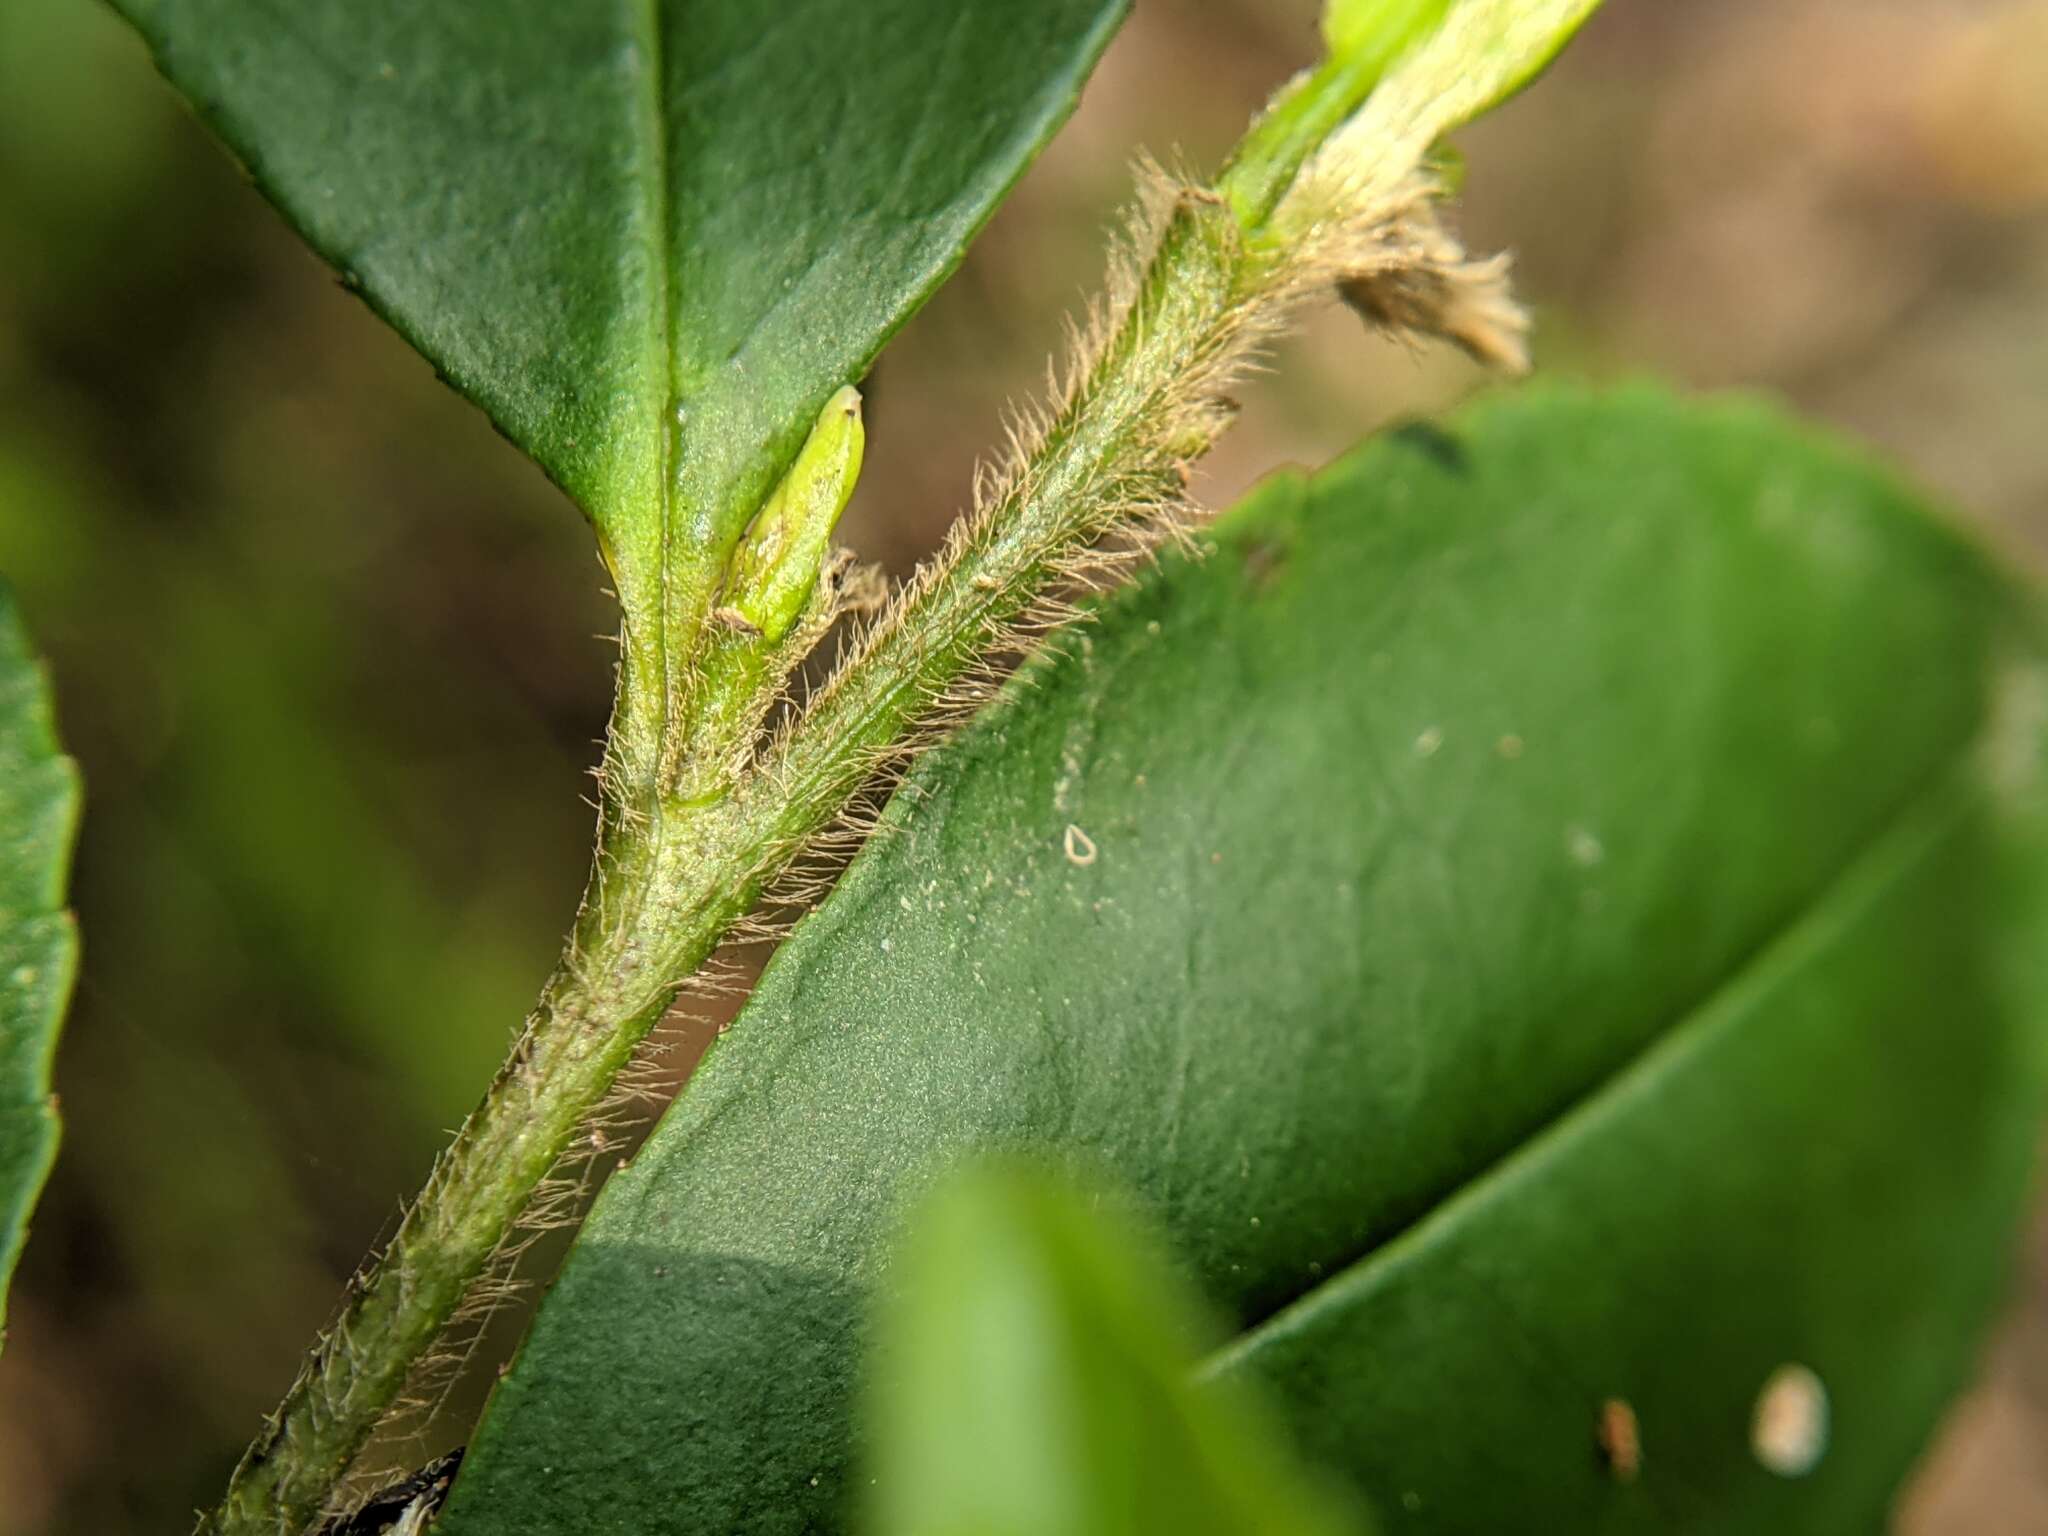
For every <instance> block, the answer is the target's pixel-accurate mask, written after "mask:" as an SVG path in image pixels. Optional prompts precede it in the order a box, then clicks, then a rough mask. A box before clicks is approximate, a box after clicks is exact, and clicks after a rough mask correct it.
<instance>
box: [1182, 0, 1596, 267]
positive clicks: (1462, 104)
mask: <svg viewBox="0 0 2048 1536" xmlns="http://www.w3.org/2000/svg"><path fill="white" fill-rule="evenodd" d="M1599 8H1600V0H1328V3H1327V4H1326V5H1325V6H1324V8H1323V45H1324V48H1325V50H1326V54H1325V57H1324V59H1323V61H1322V63H1321V64H1320V65H1319V66H1317V68H1316V69H1315V70H1314V71H1313V72H1311V73H1310V74H1307V75H1305V76H1303V77H1302V78H1301V79H1300V80H1298V81H1297V82H1296V83H1295V84H1294V85H1293V86H1292V87H1290V88H1289V89H1288V90H1287V91H1286V92H1284V93H1283V94H1282V95H1281V97H1280V98H1279V100H1278V101H1276V102H1275V103H1274V105H1273V107H1272V109H1271V110H1270V111H1269V112H1268V113H1267V114H1266V116H1265V117H1264V118H1263V119H1261V120H1260V122H1259V123H1258V124H1257V126H1256V127H1254V129H1253V130H1252V132H1251V133H1250V134H1249V135H1248V136H1247V137H1246V139H1245V141H1244V144H1243V145H1242V146H1241V147H1240V149H1239V151H1238V154H1237V155H1236V156H1235V158H1234V159H1233V161H1232V164H1231V167H1230V170H1229V172H1228V173H1227V174H1226V175H1225V177H1224V179H1223V183H1222V185H1223V190H1224V192H1225V193H1226V195H1228V196H1229V198H1230V199H1231V203H1232V205H1233V207H1234V208H1235V209H1236V211H1237V213H1238V216H1239V218H1240V219H1241V220H1242V221H1243V222H1244V223H1245V225H1246V227H1247V228H1252V229H1257V228H1259V227H1260V226H1262V225H1263V224H1264V223H1265V221H1266V219H1267V218H1268V217H1269V216H1270V215H1271V214H1272V213H1273V211H1274V208H1275V206H1276V204H1277V203H1278V202H1279V200H1280V198H1281V196H1282V194H1283V193H1285V192H1286V191H1287V188H1288V184H1289V183H1290V181H1291V180H1292V179H1293V177H1294V175H1295V173H1296V172H1297V171H1298V170H1300V168H1301V167H1302V165H1303V163H1304V161H1306V160H1307V159H1308V158H1309V157H1310V156H1311V155H1312V154H1315V153H1317V152H1318V151H1319V150H1321V149H1322V148H1323V147H1324V146H1325V145H1328V146H1329V147H1330V148H1331V150H1332V154H1330V155H1328V156H1325V158H1328V159H1334V160H1337V161H1339V162H1341V164H1342V172H1343V174H1344V175H1345V176H1346V177H1349V178H1351V179H1354V180H1360V181H1364V180H1370V179H1372V178H1373V177H1374V176H1375V175H1376V174H1383V173H1387V172H1391V173H1392V174H1393V175H1394V176H1395V177H1397V178H1398V177H1400V176H1403V175H1405V174H1406V173H1407V171H1408V170H1409V169H1410V168H1411V167H1412V166H1413V164H1414V162H1415V159H1416V157H1417V155H1418V154H1419V153H1420V152H1421V151H1422V150H1424V149H1427V148H1428V147H1429V146H1430V144H1431V143H1432V142H1433V141H1434V140H1435V139H1436V138H1438V137H1439V136H1440V135H1442V134H1446V133H1449V132H1451V131H1452V130H1453V129H1455V128H1459V127H1462V126H1464V125H1465V124H1466V123H1469V122H1471V121H1472V120H1473V119H1474V118H1476V117H1478V116H1480V115H1481V114H1482V113H1485V112H1487V111H1488V110H1490V109H1491V108H1493V107H1495V106H1498V105H1499V104H1500V103H1501V102H1503V101H1505V100H1506V99H1507V98H1508V97H1510V96H1512V95H1514V93H1515V92H1516V91H1519V90H1520V89H1521V88H1522V87H1523V86H1525V85H1527V84H1528V83H1529V81H1530V80H1532V79H1534V78H1535V77H1536V75H1538V74H1539V73H1541V72H1542V70H1543V68H1544V66H1545V65H1547V64H1548V63H1549V62H1550V61H1551V60H1552V59H1553V58H1555V57H1556V56H1557V53H1558V50H1559V49H1561V48H1563V47H1564V45H1565V44H1566V43H1567V42H1569V41H1570V40H1571V37H1572V34H1573V33H1575V32H1577V31H1578V29H1579V28H1580V27H1581V26H1582V25H1584V24H1585V22H1586V20H1587V18H1588V17H1590V16H1591V15H1592V14H1593V12H1594V11H1596V10H1598V9H1599ZM1361 107H1363V108H1365V109H1366V110H1364V111H1361V110H1360V109H1361ZM1347 121H1348V126H1346V125H1347ZM1340 129H1341V130H1342V131H1340ZM1325 211H1326V210H1323V209H1312V210H1311V211H1310V212H1311V217H1314V216H1317V215H1319V214H1321V213H1323V212H1325Z"/></svg>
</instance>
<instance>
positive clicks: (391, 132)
mask: <svg viewBox="0 0 2048 1536" xmlns="http://www.w3.org/2000/svg"><path fill="white" fill-rule="evenodd" d="M117 3H118V4H119V5H120V7H121V9H122V10H123V11H124V12H126V13H127V14H128V16H129V17H130V18H131V19H132V20H133V21H134V22H135V24H136V25H137V26H138V27H139V28H140V29H141V30H142V32H143V33H144V35H145V36H146V37H147V38H148V39H149V41H150V43H151V45H152V47H153V48H154V49H155V51H156V54H157V58H158V61H159V63H160V64H161V66H162V68H163V70H164V72H165V74H167V75H168V76H169V77H170V78H171V80H172V81H173V82H174V83H175V84H176V85H177V86H178V87H179V88H180V89H181V90H182V91H184V92H185V94H186V95H187V96H189V97H190V98H191V99H192V100H193V102H194V103H195V104H196V105H197V106H198V108H199V110H200V111H201V112H202V113H203V114H204V115H205V117H206V118H207V120H208V121H209V122H210V123H211V124H212V125H213V126H214V127H215V128H216V129H217V130H218V131H219V133H220V134H221V136H222V137H223V138H224V139H226V140H227V142H228V143H229V145H231V146H232V147H233V148H234V149H235V151H236V152H237V153H238V154H239V155H240V156H241V157H242V158H243V160H244V161H245V162H246V163H247V164H248V166H249V168H250V170H251V172H252V174H253V175H254V177H255V179H256V181H257V183H258V185H259V186H261V187H262V188H263V189H264V190H265V191H266V192H267V193H268V194H269V195H270V197H271V198H272V199H273V200H274V201H276V202H277V204H278V205H279V206H280V207H281V208H282V209H283V210H284V212H285V214H286V215H287V217H289V218H290V219H291V220H292V222H293V223H294V224H296V225H297V226H298V227H299V229H300V230H301V231H303V232H304V233H305V235H306V236H307V238H308V239H309V240H311V241H312V243H313V245H314V246H315V247H316V248H317V249H318V250H319V251H320V252H321V253H322V254H323V255H324V256H326V257H327V258H328V259H329V260H330V261H332V262H333V263H334V264H335V265H336V266H337V267H338V268H340V270H341V272H342V274H343V278H344V280H345V281H346V282H348V283H350V284H351V285H353V286H355V287H358V288H359V289H360V290H361V291H362V293H363V295H364V296H365V297H366V298H367V299H368V300H369V301H370V303H371V304H372V305H374V306H375V307H376V308H377V309H378V310H379V311H380V312H381V313H382V314H384V315H385V316H386V317H387V318H389V319H390V320H391V321H392V322H393V323H394V324H395V325H396V326H397V327H398V328H399V329H400V330H401V331H402V332H404V333H405V335H406V336H407V337H408V339H410V340H411V341H412V342H413V344H414V345H415V346H417V347H418V348H419V349H420V350H421V351H422V352H424V353H425V354H426V355H427V356H428V357H429V358H430V359H431V360H432V361H433V362H434V363H435V365H436V366H437V367H438V368H440V369H441V370H443V371H444V372H445V373H446V374H447V376H448V378H449V379H450V381H451V382H453V383H454V384H455V385H456V387H457V388H459V389H461V390H462V391H463V392H464V393H465V394H467V395H469V396H470V397H471V398H473V399H474V400H475V401H476V402H477V403H478V404H479V405H481V406H482V407H483V408H484V409H485V410H486V411H488V412H489V413H490V415H491V417H492V418H493V420H495V421H496V422H497V423H498V425H499V426H500V427H501V428H502V429H503V430H504V431H505V432H506V434H507V435H508V436H510V437H511V438H512V439H513V440H514V441H516V442H517V443H519V444H520V445H521V446H522V447H523V448H525V449H526V450H527V451H528V452H529V453H531V454H532V455H533V456H534V457H535V458H536V459H538V460H539V461H540V462H541V464H542V465H543V467H545V468H546V469H547V470H548V472H549V473H550V474H551V475H553V476H554V477H555V478H556V479H557V480H559V481H560V482H561V483H562V484H563V485H564V486H565V487H566V488H567V489H568V490H569V491H570V493H571V494H572V495H574V496H575V497H576V498H577V499H578V501H580V502H581V503H582V505H583V506H584V508H585V510H586V511H588V512H589V514H590V516H591V517H592V519H593V521H594V522H595V523H596V525H597V528H598V532H599V534H600V537H601V539H602V540H603V542H604V543H605V544H606V546H607V550H608V554H609V556H610V558H611V559H612V560H613V563H614V566H615V569H616V570H617V573H618V575H619V577H620V580H621V581H622V583H625V584H626V585H625V587H624V588H622V593H621V595H622V597H624V598H625V600H626V601H627V603H628V606H629V611H631V610H632V608H633V606H634V603H635V599H636V595H644V594H646V593H647V592H648V591H649V590H650V588H651V584H652V582H653V581H654V580H655V579H656V576H657V573H656V571H655V570H654V569H653V567H654V565H655V564H656V563H658V562H659V560H660V559H661V543H662V537H663V533H664V522H663V511H664V509H665V508H666V509H667V510H668V517H667V524H666V532H667V533H668V535H670V536H671V537H672V538H673V539H674V540H675V541H677V543H678V545H679V547H681V548H683V549H685V550H689V549H695V548H697V547H699V546H704V545H715V546H717V547H718V548H719V549H720V550H721V551H722V550H723V549H725V548H729V547H730V545H731V542H732V541H733V540H734V539H735V538H737V536H738V534H739V532H740V530H741V528H742V527H743V526H744V524H745V522H746V519H747V517H748V516H750V515H751V513H752V511H753V509H754V508H755V507H756V506H757V505H758V504H759V502H760V500H761V498H762V497H763V496H764V495H766V493H767V492H768V490H769V489H770V487H771V486H772V485H773V484H774V483H775V481H776V479H777V478H778V477H779V475H780V473H781V470H782V469H783V468H784V467H785V466H786V465H787V463H788V461H789V459H790V458H791V457H792V456H793V455H794V454H795V452H796V450H797V447H798V446H799V444H800V443H801V442H802V440H803V437H804V434H805V431H806V430H807V429H808V428H809V426H810V424H811V423H812V421H813V420H814V419H815V418H816V416H817V414H818V411H819V409H820V408H821V407H822V406H823V405H824V403H825V401H826V399H827V398H828V397H829V396H830V395H831V394H832V392H833V391H834V390H836V389H837V388H839V387H840V386H841V385H843V384H847V383H850V382H852V381H854V380H855V379H857V378H858V377H859V376H860V374H861V373H862V372H863V371H864V370H865V369H866V367H867V365H868V363H869V362H870V361H871V360H872V359H873V357H874V355H875V353H876V351H877V350H878V349H879V348H880V346H881V344H882V342H883V341H884V340H885V339H886V338H887V337H888V335H889V334H890V333H891V332H893V331H894V330H895V329H896V327H897V326H899V325H900V324H901V323H902V322H903V320H904V319H905V318H906V317H907V316H908V315H909V314H910V313H911V311H912V310H914V309H915V308H916V307H917V306H918V304H919V303H920V302H922V300H923V299H924V298H925V297H926V296H927V295H928V294H929V293H930V292H931V290H932V289H933V288H934V287H935V286H936V285H937V284H938V282H939V281H940V280H941V279H942V278H943V277H944V276H945V274H946V273H948V272H949V271H950V270H951V269H952V267H953V266H954V264H955V263H956V262H957V261H958V260H959V259H960V255H961V253H962V250H963V249H964V247H965V245H966V242H967V241H968V239H969V238H970V237H971V236H972V234H973V233H974V231H975V230H976V229H978V228H979V227H980V225H981V224H982V222H983V221H984V220H985V219H986V218H987V217H988V215H989V214H990V212H992V211H993V209H994V207H995V205H996V203H997V202H998V201H999V200H1000V199H1001V197H1002V194H1003V193H1004V191H1005V190H1007V188H1008V187H1009V185H1010V183H1011V182H1012V181H1013V180H1014V178H1015V177H1016V176H1017V175H1018V174H1019V172H1020V171H1021V170H1022V169H1023V167H1024V165H1025V163H1026V162H1027V161H1028V160H1029V159H1030V158H1031V156H1032V154H1033V153H1034V152H1035V151H1036V150H1037V148H1038V146H1039V145H1040V144H1041V143H1043V142H1044V140H1045V138H1046V137H1047V136H1048V135H1049V134H1050V132H1051V131H1052V129H1053V128H1054V127H1055V126H1056V125H1057V124H1058V123H1059V121H1060V120H1061V119H1062V118H1063V117H1064V116H1065V114H1066V113H1067V111H1068V110H1069V109H1070V108H1071V107H1072V105H1073V102H1074V99H1075V96H1076V93H1077V92H1078V90H1079V88H1080V84H1081V81H1082V79H1083V78H1084V77H1085V76H1086V74H1087V71H1088V69H1089V67H1090V65H1091V64H1092V63H1093V61H1094V58H1095V56H1096V54H1097V52H1098V51H1099V50H1100V49H1101V47H1102V46H1103V44H1104V43H1105V42H1106V41H1107V39H1108V37H1109V35H1110V33H1111V32H1112V31H1113V30H1114V28H1115V26H1116V23H1117V21H1118V20H1119V19H1120V16H1121V13H1122V10H1123V4H1124V0H1044V3H1034V4H1032V5H1029V6H1025V7H1021V8H1020V7H1017V6H1015V5H1012V4H1009V3H1006V0H867V3H864V4H859V5H847V4H841V3H838V0H802V3H788V4H777V5H773V6H762V5H759V4H757V3H754V0H591V3H587V4H586V3H576V4H560V3H555V0H509V3H501V4H491V5H485V4H480V3H477V0H452V3H436V4H419V3H416V0H359V3H350V4H318V5H305V4H301V3H299V0H117Z"/></svg>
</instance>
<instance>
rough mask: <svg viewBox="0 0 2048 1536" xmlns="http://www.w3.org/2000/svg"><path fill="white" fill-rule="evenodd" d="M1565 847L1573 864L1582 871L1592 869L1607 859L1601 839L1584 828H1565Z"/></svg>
mask: <svg viewBox="0 0 2048 1536" xmlns="http://www.w3.org/2000/svg"><path fill="white" fill-rule="evenodd" d="M1564 847H1565V852H1567V853H1569V854H1570V855H1571V857H1572V862H1573V863H1574V864H1576V865H1578V866H1579V868H1581V869H1591V868H1592V867H1593V866H1594V865H1596V864H1598V863H1599V862H1600V861H1601V860H1602V859H1604V858H1606V857H1607V850H1606V848H1604V847H1602V846H1601V843H1600V839H1599V838H1597V837H1595V836H1594V835H1593V834H1592V833H1591V832H1589V831H1587V830H1586V828H1584V827H1567V828H1565V833H1564Z"/></svg>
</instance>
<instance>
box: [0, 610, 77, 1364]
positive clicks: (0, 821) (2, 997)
mask: <svg viewBox="0 0 2048 1536" xmlns="http://www.w3.org/2000/svg"><path fill="white" fill-rule="evenodd" d="M77 821H78V772H77V770H76V769H75V768H74V767H73V766H72V763H71V760H70V759H69V758H67V757H65V756H64V755H63V754H62V752H61V751H60V750H59V749H58V746H57V731H56V726H55V724H54V722H53V721H52V719H51V713H50V690H49V684H48V682H47V681H46V680H45V678H44V676H43V670H42V668H41V666H40V665H39V664H38V663H37V661H36V659H35V656H34V654H33V653H32V652H31V651H30V649H29V643H28V636H27V635H26V634H25V633H24V632H23V630H22V627H21V619H20V615H19V614H18V613H17V612H16V610H15V605H14V598H13V596H12V595H11V594H10V593H9V592H8V591H7V589H6V588H5V587H0V1320H4V1318H5V1316H6V1301H7V1282H8V1279H9V1278H10V1277H11V1276H12V1275H13V1273H14V1264H15V1261H16V1260H17V1259H18V1258H20V1256H21V1245H22V1242H23V1241H24V1240H25V1239H26V1237H27V1236H28V1218H29V1212H30V1211H31V1210H32V1209H33V1208H34V1206H35V1202H36V1196H37V1195H39V1194H40V1193H41V1192H42V1188H43V1180H44V1179H46V1178H47V1177H49V1173H50V1165H51V1163H52V1162H54V1161H55V1160H56V1157H57V1101H56V1095H54V1094H53V1093H51V1091H50V1065H51V1061H52V1059H53V1058H54V1057H55V1055H56V1053H57V1029H58V1026H59V1025H60V1024H61V1023H62V1022H63V1018H64V1004H65V1002H66V1000H67V999H68V998H69V997H70V995H71V977H72V972H73V971H74V969H75V968H76V966H77V963H78V931H77V929H76V927H75V926H74V925H73V923H72V921H71V914H70V913H68V912H66V911H65V910H64V886H65V880H66V876H67V875H68V873H69V871H70V867H71V838H72V833H73V830H74V828H75V827H76V825H77ZM0 1337H4V1335H0Z"/></svg>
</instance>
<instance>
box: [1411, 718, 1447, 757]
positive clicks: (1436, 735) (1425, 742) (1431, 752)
mask: <svg viewBox="0 0 2048 1536" xmlns="http://www.w3.org/2000/svg"><path fill="white" fill-rule="evenodd" d="M1443 744H1444V733H1443V732H1442V731H1441V730H1440V729H1438V728H1437V727H1436V726H1433V725H1432V726H1431V727H1430V728H1429V729H1428V730H1426V731H1424V732H1423V733H1422V734H1421V735H1420V736H1418V737H1416V738H1415V755H1416V756H1417V757H1435V756H1436V752H1437V748H1439V747H1441V746H1442V745H1443Z"/></svg>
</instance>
